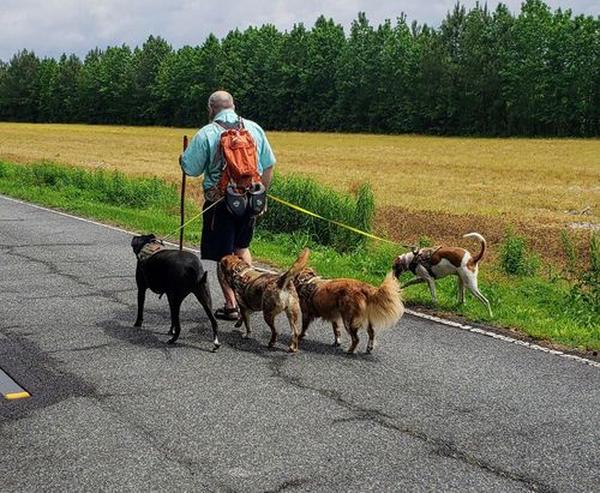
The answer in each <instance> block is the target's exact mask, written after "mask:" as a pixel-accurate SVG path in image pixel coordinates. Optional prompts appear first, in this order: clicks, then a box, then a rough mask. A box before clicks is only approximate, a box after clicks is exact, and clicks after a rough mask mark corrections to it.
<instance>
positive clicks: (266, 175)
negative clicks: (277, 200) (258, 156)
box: [260, 165, 273, 190]
mask: <svg viewBox="0 0 600 493" xmlns="http://www.w3.org/2000/svg"><path fill="white" fill-rule="evenodd" d="M260 179H261V181H262V184H263V185H264V186H265V188H266V189H267V190H268V189H269V187H270V186H271V180H272V179H273V166H272V165H271V166H269V167H268V168H267V169H266V170H264V171H263V174H262V176H261V177H260Z"/></svg>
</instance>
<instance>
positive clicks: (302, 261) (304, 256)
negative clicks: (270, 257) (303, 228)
mask: <svg viewBox="0 0 600 493" xmlns="http://www.w3.org/2000/svg"><path fill="white" fill-rule="evenodd" d="M309 253H310V250H309V249H308V248H305V249H304V250H302V251H301V252H300V255H298V258H297V259H296V261H295V262H294V263H293V264H292V266H291V267H290V268H289V269H288V270H287V271H286V272H284V273H283V274H281V276H280V277H279V280H278V281H277V285H278V286H279V288H284V287H285V286H287V284H288V283H289V282H290V281H291V280H292V279H293V278H294V277H296V276H297V275H298V274H299V273H300V271H301V270H302V269H304V267H306V263H307V262H308V254H309Z"/></svg>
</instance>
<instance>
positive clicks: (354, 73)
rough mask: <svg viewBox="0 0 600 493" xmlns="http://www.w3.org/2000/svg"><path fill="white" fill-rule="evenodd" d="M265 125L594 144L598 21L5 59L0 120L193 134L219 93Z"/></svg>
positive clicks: (598, 118) (472, 15) (0, 72)
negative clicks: (582, 139) (169, 128)
mask: <svg viewBox="0 0 600 493" xmlns="http://www.w3.org/2000/svg"><path fill="white" fill-rule="evenodd" d="M221 88H223V89H227V90H229V91H230V92H232V93H233V95H234V97H235V98H236V103H237V106H238V109H239V110H240V113H242V114H243V115H244V116H245V117H247V118H250V119H255V120H257V121H259V122H260V123H261V124H262V125H263V126H265V127H266V128H268V129H279V130H323V131H352V132H355V131H360V132H385V133H406V132H411V133H412V132H415V133H436V134H454V135H491V136H495V135H523V136H533V135H546V136H598V135H600V17H592V16H584V15H577V16H574V15H573V14H572V13H571V11H569V10H566V11H563V10H560V9H558V10H556V11H552V10H551V9H550V8H549V7H548V6H547V5H546V4H545V3H544V2H543V1H541V0H527V1H526V2H525V3H523V4H522V6H521V10H520V12H518V13H515V14H513V13H511V12H510V11H509V9H508V8H507V7H506V6H505V5H503V4H500V5H498V7H497V8H496V9H495V10H493V11H492V10H488V8H487V7H485V6H483V7H482V6H480V5H476V6H475V7H474V8H472V9H470V10H467V9H465V7H464V6H460V5H458V4H457V5H456V6H455V8H454V9H453V10H452V11H450V12H449V13H448V14H447V16H446V18H445V19H444V20H443V22H442V23H441V25H440V26H439V27H437V28H434V27H430V26H428V25H426V24H418V23H416V22H413V23H412V24H409V23H408V22H407V19H406V17H405V16H404V15H402V16H400V17H399V18H397V19H396V21H395V22H391V21H385V22H383V23H382V24H380V25H378V26H373V25H372V24H371V23H369V21H368V19H367V17H366V15H365V14H364V13H360V14H359V15H358V17H357V19H355V20H354V22H353V23H352V25H351V27H350V30H349V32H348V33H346V32H345V31H344V28H343V27H342V26H341V25H339V24H336V23H335V22H334V21H333V20H332V19H327V18H325V17H320V18H319V19H317V21H316V23H315V24H314V26H312V28H307V27H306V26H304V25H303V24H298V25H295V26H294V27H293V28H292V29H291V30H289V31H285V32H281V31H279V30H278V29H277V28H275V27H274V26H272V25H263V26H262V27H250V28H248V29H246V30H245V31H240V30H237V29H236V30H233V31H230V32H229V33H228V34H227V35H226V36H225V37H224V38H223V39H218V38H216V37H215V36H214V35H210V36H208V38H206V40H205V41H204V43H203V44H202V45H200V46H184V47H183V48H180V49H178V50H174V49H173V48H172V47H171V46H170V45H169V43H168V42H167V41H165V40H164V39H162V38H160V37H154V36H150V37H149V38H148V39H147V41H146V42H145V43H144V44H143V45H142V46H141V47H136V48H135V49H131V48H130V47H128V46H126V45H122V46H114V47H108V48H106V49H98V48H96V49H94V50H92V51H90V52H89V53H88V54H87V55H86V56H85V58H84V59H83V60H81V59H80V58H79V57H77V56H76V55H72V54H71V55H66V54H64V55H62V56H61V57H60V58H59V59H54V58H43V59H40V58H38V57H37V56H36V55H35V54H34V53H33V52H30V51H26V50H23V51H21V52H19V53H17V54H15V55H14V56H13V57H12V59H11V60H10V61H8V63H4V62H2V61H0V119H1V120H11V121H28V122H86V123H118V124H140V125H142V124H143V125H181V126H199V125H201V124H203V123H204V122H205V119H206V100H207V98H208V96H209V94H210V93H211V92H212V91H214V90H216V89H221Z"/></svg>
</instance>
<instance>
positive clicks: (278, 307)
mask: <svg viewBox="0 0 600 493" xmlns="http://www.w3.org/2000/svg"><path fill="white" fill-rule="evenodd" d="M308 254H309V250H308V249H305V250H304V251H302V253H300V255H299V256H298V258H297V259H296V261H295V262H294V264H293V265H292V266H291V267H290V268H289V270H288V271H287V272H284V273H283V274H272V273H265V272H260V271H258V270H256V269H254V268H253V267H252V266H250V265H248V264H247V263H246V262H244V261H243V260H242V259H241V258H239V257H238V256H236V255H227V256H226V257H223V259H222V260H221V262H220V263H219V270H220V275H222V276H223V277H224V279H225V281H226V282H227V284H229V286H231V288H232V289H233V291H234V292H235V297H236V299H237V302H238V305H239V307H240V312H241V317H240V319H239V320H238V322H237V323H236V324H235V326H236V327H241V325H242V323H243V324H244V325H245V326H246V334H245V337H248V336H249V335H250V333H251V332H252V330H251V327H250V313H252V312H259V311H262V312H263V317H264V319H265V322H266V323H267V325H268V326H269V328H270V329H271V340H270V341H269V347H273V346H274V345H275V341H276V340H277V330H276V329H275V317H276V316H277V315H279V314H280V313H282V312H285V314H286V315H287V319H288V321H289V323H290V329H291V331H292V340H291V342H290V345H289V350H290V351H291V352H296V351H297V350H298V340H299V334H300V330H299V326H298V325H299V324H298V320H299V318H300V303H299V300H298V294H297V293H296V289H295V288H294V282H293V279H294V276H296V274H298V273H299V272H300V271H301V270H302V269H303V268H304V267H305V266H306V262H307V260H308Z"/></svg>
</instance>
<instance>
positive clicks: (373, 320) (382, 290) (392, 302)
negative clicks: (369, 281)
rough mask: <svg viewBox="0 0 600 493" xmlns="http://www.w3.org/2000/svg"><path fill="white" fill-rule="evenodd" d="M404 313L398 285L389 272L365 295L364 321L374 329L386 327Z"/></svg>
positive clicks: (392, 273) (392, 274)
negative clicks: (372, 291)
mask: <svg viewBox="0 0 600 493" xmlns="http://www.w3.org/2000/svg"><path fill="white" fill-rule="evenodd" d="M402 315H404V304H403V303H402V297H401V293H400V285H399V284H398V280H397V279H396V277H395V276H394V272H393V271H392V272H390V273H389V274H388V275H387V276H385V279H384V280H383V282H382V283H381V286H379V288H377V290H376V291H375V292H374V293H373V294H371V295H370V296H368V297H367V304H366V309H365V320H364V322H366V323H368V324H369V325H371V326H372V327H373V328H374V329H376V330H379V329H387V328H389V327H391V326H392V325H394V324H395V323H396V322H397V321H398V320H400V318H401V317H402Z"/></svg>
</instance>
